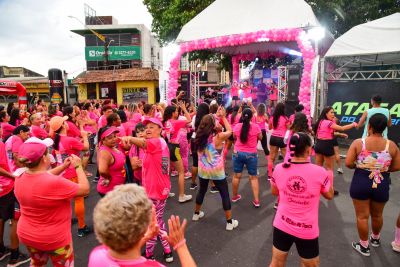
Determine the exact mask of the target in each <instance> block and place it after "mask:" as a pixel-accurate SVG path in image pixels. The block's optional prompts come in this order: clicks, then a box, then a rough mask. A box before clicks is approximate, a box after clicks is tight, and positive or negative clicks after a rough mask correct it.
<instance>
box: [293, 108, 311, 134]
mask: <svg viewBox="0 0 400 267" xmlns="http://www.w3.org/2000/svg"><path fill="white" fill-rule="evenodd" d="M290 130H292V131H293V132H294V133H298V132H306V133H308V132H310V130H309V128H308V120H307V116H306V115H305V114H304V113H301V112H298V113H296V114H295V115H294V121H293V124H292V127H290Z"/></svg>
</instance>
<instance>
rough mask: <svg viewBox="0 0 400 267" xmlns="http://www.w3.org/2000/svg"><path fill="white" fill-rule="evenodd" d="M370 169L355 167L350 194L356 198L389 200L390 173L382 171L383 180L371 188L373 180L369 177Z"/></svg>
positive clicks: (379, 200) (376, 200)
mask: <svg viewBox="0 0 400 267" xmlns="http://www.w3.org/2000/svg"><path fill="white" fill-rule="evenodd" d="M370 174H371V172H370V171H367V170H363V169H358V168H357V169H355V170H354V174H353V179H352V180H351V185H350V196H351V198H353V199H357V200H369V199H370V200H372V201H375V202H381V203H384V202H387V201H388V200H389V188H390V186H389V185H390V173H388V172H382V173H381V174H382V176H383V180H381V183H380V184H378V186H377V187H376V188H372V182H373V180H372V179H370V178H369V175H370Z"/></svg>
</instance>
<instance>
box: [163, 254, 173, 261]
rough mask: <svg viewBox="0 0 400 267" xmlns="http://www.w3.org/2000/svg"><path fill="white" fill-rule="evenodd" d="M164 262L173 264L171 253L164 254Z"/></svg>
mask: <svg viewBox="0 0 400 267" xmlns="http://www.w3.org/2000/svg"><path fill="white" fill-rule="evenodd" d="M164 260H165V262H167V263H171V262H173V261H174V257H173V256H172V252H170V253H165V252H164Z"/></svg>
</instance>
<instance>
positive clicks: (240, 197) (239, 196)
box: [232, 195, 242, 203]
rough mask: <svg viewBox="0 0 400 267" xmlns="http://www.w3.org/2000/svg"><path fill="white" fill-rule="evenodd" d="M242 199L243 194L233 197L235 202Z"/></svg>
mask: <svg viewBox="0 0 400 267" xmlns="http://www.w3.org/2000/svg"><path fill="white" fill-rule="evenodd" d="M241 199H242V196H241V195H236V196H234V197H233V198H232V202H233V203H235V202H238V201H239V200H241Z"/></svg>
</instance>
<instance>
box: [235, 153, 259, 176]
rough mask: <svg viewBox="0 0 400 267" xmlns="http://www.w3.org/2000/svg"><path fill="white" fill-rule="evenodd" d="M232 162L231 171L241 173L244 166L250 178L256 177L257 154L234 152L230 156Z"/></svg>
mask: <svg viewBox="0 0 400 267" xmlns="http://www.w3.org/2000/svg"><path fill="white" fill-rule="evenodd" d="M232 161H233V171H234V172H235V173H242V172H243V166H244V165H246V168H247V172H248V173H249V175H251V176H256V175H258V169H257V164H258V155H257V153H248V152H240V151H238V152H234V153H233V154H232Z"/></svg>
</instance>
